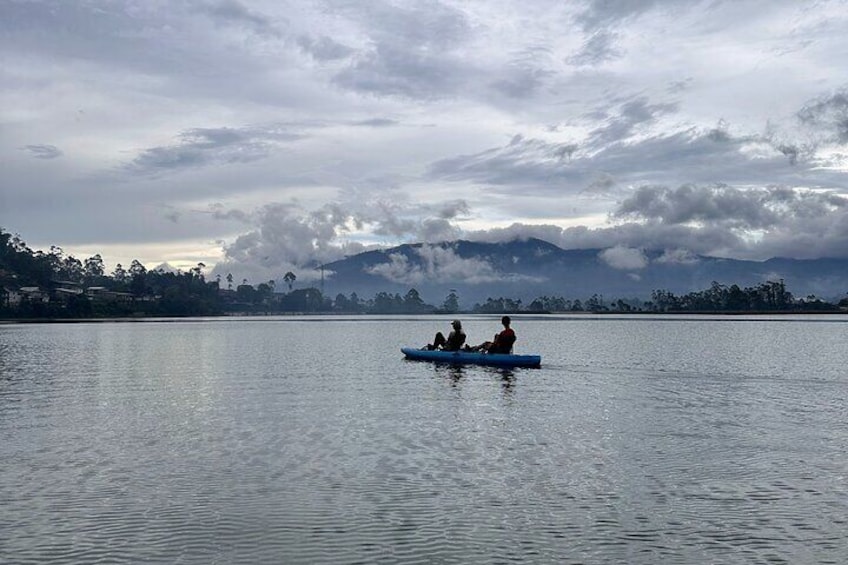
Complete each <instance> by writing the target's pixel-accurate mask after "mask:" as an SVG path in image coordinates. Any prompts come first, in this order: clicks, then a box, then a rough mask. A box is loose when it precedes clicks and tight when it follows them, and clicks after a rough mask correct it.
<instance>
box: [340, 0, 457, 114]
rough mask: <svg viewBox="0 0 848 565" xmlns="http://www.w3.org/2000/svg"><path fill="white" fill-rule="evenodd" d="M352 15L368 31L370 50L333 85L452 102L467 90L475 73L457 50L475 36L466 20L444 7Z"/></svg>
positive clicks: (373, 8)
mask: <svg viewBox="0 0 848 565" xmlns="http://www.w3.org/2000/svg"><path fill="white" fill-rule="evenodd" d="M348 15H349V16H351V17H352V18H354V19H355V20H360V21H362V22H363V23H365V24H366V25H367V28H365V29H366V30H367V34H368V36H369V38H370V42H369V47H368V48H366V49H363V50H361V51H360V52H358V53H357V54H355V55H354V56H353V57H352V60H351V64H350V65H349V66H348V67H347V68H345V69H343V70H341V71H339V72H338V73H337V74H336V76H335V77H334V79H333V82H334V83H335V84H336V85H338V86H341V87H343V88H346V89H350V90H354V91H359V92H366V93H371V94H377V95H384V96H386V95H388V96H392V95H400V96H405V97H409V98H434V97H442V96H450V95H451V93H453V92H457V91H459V90H460V89H461V88H462V87H463V85H465V84H468V81H469V80H470V79H471V77H470V76H469V72H468V71H469V70H470V67H469V66H468V65H467V63H465V62H463V61H462V60H461V59H460V58H458V57H457V55H456V54H455V49H456V48H457V47H458V46H459V45H461V44H463V43H464V42H465V41H466V40H467V39H468V38H469V37H470V35H471V26H470V24H469V22H468V20H467V18H466V16H465V15H464V14H463V13H462V12H460V11H458V10H456V9H453V8H451V7H448V6H446V5H444V4H442V3H439V2H427V3H424V4H419V5H415V6H414V7H410V8H406V7H401V6H392V5H389V4H387V3H382V2H373V3H365V4H361V5H351V6H349V9H348Z"/></svg>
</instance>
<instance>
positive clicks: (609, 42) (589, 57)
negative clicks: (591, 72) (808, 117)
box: [567, 31, 621, 66]
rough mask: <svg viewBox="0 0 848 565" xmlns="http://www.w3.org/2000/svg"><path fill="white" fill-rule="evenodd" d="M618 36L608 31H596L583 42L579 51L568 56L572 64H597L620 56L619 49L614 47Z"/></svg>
mask: <svg viewBox="0 0 848 565" xmlns="http://www.w3.org/2000/svg"><path fill="white" fill-rule="evenodd" d="M617 39H618V37H617V36H616V35H615V34H614V33H610V32H608V31H597V32H595V33H593V34H592V35H590V36H589V38H588V39H587V40H586V41H585V42H583V46H582V47H581V48H580V50H579V51H577V52H576V53H574V54H573V55H571V56H570V57H568V59H567V61H568V62H569V63H570V64H572V65H589V66H594V65H599V64H601V63H605V62H606V61H611V60H613V59H616V58H618V57H620V56H621V50H619V49H618V48H616V46H615V42H616V40H617Z"/></svg>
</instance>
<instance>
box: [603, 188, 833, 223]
mask: <svg viewBox="0 0 848 565" xmlns="http://www.w3.org/2000/svg"><path fill="white" fill-rule="evenodd" d="M846 209H848V198H845V197H843V196H840V195H838V194H836V193H835V192H832V191H827V192H813V191H802V190H793V189H790V188H786V187H764V188H748V189H739V188H734V187H730V186H721V185H719V186H694V185H684V186H681V187H678V188H675V189H671V188H668V187H657V186H644V187H641V188H639V189H637V190H636V191H635V192H634V193H633V195H632V196H630V197H629V198H627V199H625V200H624V201H623V202H622V203H621V205H620V206H619V207H618V209H617V210H616V211H615V212H614V214H613V217H615V218H632V219H636V220H645V221H655V222H659V223H662V224H667V225H673V224H693V223H695V224H700V225H714V226H719V227H723V228H727V229H731V230H768V229H772V228H775V227H777V226H780V225H782V224H784V223H786V222H787V221H790V220H795V219H800V218H814V217H816V218H819V217H824V216H827V215H828V214H831V213H833V212H836V211H838V210H846Z"/></svg>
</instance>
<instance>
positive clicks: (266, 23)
mask: <svg viewBox="0 0 848 565" xmlns="http://www.w3.org/2000/svg"><path fill="white" fill-rule="evenodd" d="M201 11H203V12H205V13H206V14H208V15H209V16H211V17H212V18H213V19H214V20H215V21H217V22H219V23H222V24H227V25H234V26H243V27H245V28H246V29H249V30H251V31H253V32H254V33H257V34H260V35H270V36H273V37H279V36H280V32H279V31H278V30H277V28H276V26H275V24H274V22H273V20H272V19H271V18H269V17H267V16H264V15H262V14H260V13H259V12H256V11H254V10H250V9H248V8H247V7H246V6H244V4H242V3H241V2H238V1H236V0H218V1H217V2H212V3H210V4H207V5H204V6H203V7H202V8H201Z"/></svg>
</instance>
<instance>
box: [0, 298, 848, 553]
mask: <svg viewBox="0 0 848 565" xmlns="http://www.w3.org/2000/svg"><path fill="white" fill-rule="evenodd" d="M462 320H463V323H464V326H465V329H466V332H467V333H468V335H469V342H471V343H479V342H482V341H484V340H486V339H491V337H492V335H493V334H494V333H495V332H496V331H498V329H499V328H500V325H499V323H498V320H499V316H464V317H462ZM449 321H450V320H449V318H445V317H439V316H425V317H382V318H381V317H349V318H345V317H303V316H301V317H268V318H262V317H254V318H225V319H202V320H158V321H144V322H127V323H119V322H100V323H78V324H8V325H0V465H2V466H0V562H2V563H21V564H26V563H45V562H50V563H94V562H104V563H140V562H145V563H237V562H238V563H457V564H460V563H461V564H467V563H509V562H533V563H593V564H594V563H631V564H632V563H637V564H639V563H644V564H654V563H663V564H669V563H687V564H688V563H698V564H700V563H771V564H774V563H791V564H799V563H801V564H805V563H838V564H842V563H845V560H846V556H848V317H846V316H780V317H748V318H746V317H708V316H706V317H704V316H700V317H699V316H689V317H684V316H669V317H661V316H660V317H658V316H653V317H650V316H633V317H613V316H609V317H593V316H590V315H583V316H523V317H522V316H515V317H514V318H513V328H514V329H515V331H516V333H517V335H518V342H517V343H516V347H515V352H516V353H538V354H541V355H542V368H541V369H514V370H506V369H499V368H485V367H475V366H465V367H452V366H444V365H437V364H432V363H427V362H415V361H406V360H405V359H403V356H402V354H401V353H400V351H399V349H400V347H401V346H409V345H412V346H421V345H424V344H425V343H427V342H428V341H429V340H431V339H432V337H433V334H434V333H435V332H436V331H437V330H441V331H443V332H447V331H449V329H450V328H449Z"/></svg>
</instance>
